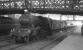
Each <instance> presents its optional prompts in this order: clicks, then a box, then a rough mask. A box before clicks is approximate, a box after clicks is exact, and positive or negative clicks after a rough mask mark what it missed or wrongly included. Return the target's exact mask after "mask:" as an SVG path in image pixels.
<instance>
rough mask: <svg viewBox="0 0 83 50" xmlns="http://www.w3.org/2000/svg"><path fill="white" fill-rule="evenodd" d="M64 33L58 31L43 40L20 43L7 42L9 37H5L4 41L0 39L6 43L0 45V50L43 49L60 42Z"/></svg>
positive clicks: (64, 35) (64, 36)
mask: <svg viewBox="0 0 83 50" xmlns="http://www.w3.org/2000/svg"><path fill="white" fill-rule="evenodd" d="M70 32H71V31H68V33H70ZM63 33H64V32H63ZM66 33H67V32H65V33H64V34H63V35H60V34H61V33H58V34H57V35H54V36H52V37H48V38H46V39H44V40H40V41H33V42H30V43H21V44H15V43H14V42H9V41H11V39H7V40H4V41H0V42H2V43H6V44H4V45H0V50H24V49H25V48H27V49H29V50H44V48H47V47H48V46H50V45H51V44H53V43H57V44H58V43H60V42H61V41H62V40H63V39H64V38H66ZM57 44H56V45H57Z"/></svg>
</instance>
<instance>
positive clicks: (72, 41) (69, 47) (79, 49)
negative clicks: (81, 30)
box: [51, 34, 83, 50]
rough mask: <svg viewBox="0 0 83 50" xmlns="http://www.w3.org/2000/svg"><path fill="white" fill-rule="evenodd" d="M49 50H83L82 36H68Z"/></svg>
mask: <svg viewBox="0 0 83 50" xmlns="http://www.w3.org/2000/svg"><path fill="white" fill-rule="evenodd" d="M51 50H83V36H82V35H81V34H73V35H70V36H69V37H67V38H66V39H64V40H63V41H62V42H61V43H59V44H58V45H57V46H55V47H53V48H52V49H51Z"/></svg>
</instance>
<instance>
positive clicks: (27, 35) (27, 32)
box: [11, 15, 52, 42]
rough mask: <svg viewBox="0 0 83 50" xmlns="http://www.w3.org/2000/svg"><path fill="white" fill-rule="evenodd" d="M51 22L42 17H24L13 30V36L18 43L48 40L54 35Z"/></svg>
mask: <svg viewBox="0 0 83 50" xmlns="http://www.w3.org/2000/svg"><path fill="white" fill-rule="evenodd" d="M49 21H51V20H48V19H47V18H45V17H42V16H33V15H22V16H21V17H20V19H19V24H18V25H17V26H15V27H14V28H13V29H12V30H11V36H12V38H13V39H15V41H16V42H19V41H26V42H27V41H30V40H32V39H34V38H35V39H41V38H46V37H47V36H50V35H52V30H51V25H50V22H49Z"/></svg>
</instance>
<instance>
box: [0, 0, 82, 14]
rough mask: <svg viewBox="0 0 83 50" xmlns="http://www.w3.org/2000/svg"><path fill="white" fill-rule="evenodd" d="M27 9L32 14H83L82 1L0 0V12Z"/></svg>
mask: <svg viewBox="0 0 83 50" xmlns="http://www.w3.org/2000/svg"><path fill="white" fill-rule="evenodd" d="M24 9H28V10H29V11H31V12H34V13H44V14H45V13H56V14H57V13H58V14H72V15H77V14H78V15H82V14H83V0H0V11H3V10H7V11H10V10H16V11H18V10H24Z"/></svg>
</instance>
